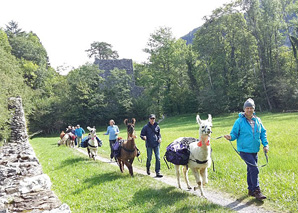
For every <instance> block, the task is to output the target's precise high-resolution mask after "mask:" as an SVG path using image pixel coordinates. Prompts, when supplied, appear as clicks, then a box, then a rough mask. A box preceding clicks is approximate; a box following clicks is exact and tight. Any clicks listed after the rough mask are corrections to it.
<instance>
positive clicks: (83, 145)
mask: <svg viewBox="0 0 298 213" xmlns="http://www.w3.org/2000/svg"><path fill="white" fill-rule="evenodd" d="M89 140H90V138H89V137H88V136H86V137H84V138H83V139H82V142H81V147H82V148H87V147H88V141H89Z"/></svg>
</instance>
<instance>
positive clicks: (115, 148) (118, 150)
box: [112, 139, 124, 159]
mask: <svg viewBox="0 0 298 213" xmlns="http://www.w3.org/2000/svg"><path fill="white" fill-rule="evenodd" d="M122 142H124V140H122V139H121V140H116V142H115V143H114V144H113V146H112V149H113V156H114V158H115V159H117V158H118V157H120V154H121V143H122Z"/></svg>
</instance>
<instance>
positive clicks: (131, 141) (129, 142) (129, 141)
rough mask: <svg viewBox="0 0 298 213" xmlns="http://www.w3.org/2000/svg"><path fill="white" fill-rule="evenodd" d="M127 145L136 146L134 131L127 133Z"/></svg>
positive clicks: (129, 146)
mask: <svg viewBox="0 0 298 213" xmlns="http://www.w3.org/2000/svg"><path fill="white" fill-rule="evenodd" d="M127 146H128V148H134V147H135V146H136V144H135V135H134V133H127Z"/></svg>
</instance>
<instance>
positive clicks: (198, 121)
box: [197, 115, 202, 124]
mask: <svg viewBox="0 0 298 213" xmlns="http://www.w3.org/2000/svg"><path fill="white" fill-rule="evenodd" d="M201 122H202V120H201V118H200V116H199V115H197V123H198V124H201Z"/></svg>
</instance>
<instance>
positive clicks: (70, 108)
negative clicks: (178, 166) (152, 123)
mask: <svg viewBox="0 0 298 213" xmlns="http://www.w3.org/2000/svg"><path fill="white" fill-rule="evenodd" d="M297 11H298V2H297V1H296V0H236V1H234V2H232V3H229V4H226V5H224V6H222V7H220V8H218V9H216V10H214V11H213V13H212V14H211V15H210V16H206V17H204V24H203V25H202V26H200V28H199V30H198V31H197V32H196V33H195V37H194V40H193V43H192V44H191V45H186V41H185V40H183V39H176V38H174V37H173V34H172V32H171V29H170V28H168V27H160V28H159V29H158V30H156V31H155V32H153V33H152V34H151V35H150V38H149V40H148V42H147V44H144V46H146V47H145V48H144V51H145V52H146V53H149V58H148V61H146V62H144V63H142V64H137V63H134V80H135V84H136V85H137V86H139V87H141V88H143V92H142V94H141V95H139V96H137V97H136V96H132V95H131V84H130V81H132V80H133V79H132V76H130V75H128V74H127V73H126V71H125V70H119V69H114V70H113V71H111V74H110V75H109V76H108V77H106V78H103V77H102V75H101V73H102V72H103V71H102V70H99V68H98V67H97V66H95V65H94V64H90V63H86V64H84V65H82V66H80V67H78V68H76V69H73V70H71V71H70V72H69V73H68V74H67V75H66V76H64V75H61V74H60V73H59V70H55V69H54V68H53V67H51V64H50V59H49V57H48V55H47V51H46V49H45V48H44V46H43V45H42V41H41V40H40V39H39V37H38V35H36V34H35V33H34V32H25V31H22V29H21V26H18V23H17V22H16V21H11V22H9V23H8V24H7V25H6V26H0V27H1V28H0V80H1V84H0V89H1V93H0V141H1V140H3V139H7V138H9V132H10V131H9V121H10V116H11V113H10V111H9V109H8V101H9V97H14V96H20V97H22V99H23V105H24V106H25V111H26V116H27V121H28V124H29V125H28V126H29V131H30V132H34V131H37V130H43V131H44V132H45V133H54V132H56V133H57V132H58V131H60V130H64V129H65V127H66V126H67V125H69V124H72V125H75V124H78V123H79V124H81V126H85V125H103V124H107V121H108V120H109V119H114V120H115V121H116V122H117V121H119V122H120V121H122V120H123V119H124V118H126V117H135V118H136V119H137V120H144V119H146V118H147V116H148V114H150V113H155V114H156V115H157V116H161V115H166V116H172V115H178V114H185V113H210V114H223V113H229V112H237V111H241V110H242V106H243V102H244V101H245V100H246V99H247V98H248V97H250V98H253V99H254V100H255V103H256V107H257V109H256V110H257V111H271V112H277V111H279V112H280V111H295V110H296V111H297V110H298V56H297V50H298V19H297V13H296V12H297ZM103 44H104V47H105V48H106V49H105V51H104V52H102V51H98V52H96V48H98V47H99V46H100V45H103ZM111 47H112V46H111V45H109V44H107V43H105V42H97V43H93V44H91V49H89V50H86V52H87V53H88V54H89V56H90V57H94V58H104V59H115V58H118V57H119V56H118V54H117V51H113V50H112V49H111Z"/></svg>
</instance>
